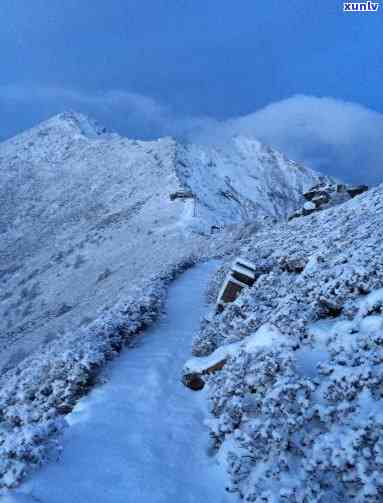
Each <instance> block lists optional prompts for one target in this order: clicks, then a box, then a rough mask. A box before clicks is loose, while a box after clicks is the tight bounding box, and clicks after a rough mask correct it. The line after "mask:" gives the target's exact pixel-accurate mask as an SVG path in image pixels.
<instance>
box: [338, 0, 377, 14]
mask: <svg viewBox="0 0 383 503" xmlns="http://www.w3.org/2000/svg"><path fill="white" fill-rule="evenodd" d="M378 9H379V2H370V1H369V2H344V3H343V11H344V12H378Z"/></svg>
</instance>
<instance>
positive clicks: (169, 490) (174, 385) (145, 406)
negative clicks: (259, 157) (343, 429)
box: [6, 262, 233, 503]
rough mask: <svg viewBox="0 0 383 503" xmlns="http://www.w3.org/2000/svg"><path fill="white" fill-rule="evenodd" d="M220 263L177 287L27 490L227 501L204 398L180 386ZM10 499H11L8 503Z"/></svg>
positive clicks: (80, 498)
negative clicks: (55, 460) (208, 288)
mask: <svg viewBox="0 0 383 503" xmlns="http://www.w3.org/2000/svg"><path fill="white" fill-rule="evenodd" d="M216 266H217V264H216V263H212V262H211V263H208V264H202V265H198V266H196V267H194V268H193V269H191V270H190V271H188V272H186V273H184V274H183V275H182V276H181V277H180V279H178V280H176V281H175V282H174V283H173V285H172V286H171V287H170V290H169V296H168V300H167V309H166V311H167V314H166V315H165V316H164V317H163V318H162V319H161V320H160V321H159V322H158V323H157V324H156V325H154V326H153V327H152V328H151V329H149V330H148V331H147V332H146V334H145V335H144V336H143V337H142V338H141V339H140V341H139V344H138V345H137V347H135V348H133V349H128V350H126V351H125V352H124V353H123V354H122V355H121V356H120V357H119V358H118V359H116V360H115V361H114V362H113V363H112V364H111V365H110V367H109V368H108V382H107V384H105V385H103V386H100V387H99V388H97V389H95V390H94V391H93V392H92V393H91V394H90V395H89V396H88V397H86V398H85V399H83V400H82V401H81V402H80V403H79V405H78V406H77V407H76V408H75V409H74V411H73V412H72V414H71V415H70V416H69V420H70V424H71V426H70V428H68V430H67V431H66V433H65V435H64V439H63V444H64V451H63V455H62V458H61V460H60V461H59V462H58V463H56V464H55V463H53V464H50V465H48V466H46V467H45V468H43V469H42V470H41V471H40V472H38V473H36V474H35V475H34V476H33V477H32V479H31V480H30V481H28V482H27V483H26V484H25V485H24V486H23V488H22V491H23V493H24V494H29V497H25V496H22V495H21V494H19V496H16V495H15V497H12V498H6V499H8V500H9V502H11V501H12V502H13V501H15V502H16V501H17V502H22V501H23V502H24V501H25V502H27V501H28V502H32V501H34V502H36V501H37V502H41V503H77V502H78V503H80V502H81V503H205V502H206V503H207V502H208V503H223V502H228V501H233V500H232V499H231V497H230V496H228V495H227V494H225V491H224V486H225V481H224V478H223V477H224V476H223V473H222V470H221V469H220V468H219V466H218V465H217V463H216V462H215V460H214V458H212V457H209V455H208V434H207V429H206V427H205V426H204V424H203V421H204V417H205V410H204V400H203V395H202V393H203V392H198V393H196V392H193V391H190V390H189V389H187V388H185V387H184V386H183V385H182V384H181V382H180V373H181V368H182V366H183V364H184V362H185V360H186V359H187V358H188V357H189V355H190V346H191V339H192V336H193V332H195V330H197V328H198V324H199V319H200V316H201V315H202V314H203V311H204V309H205V308H206V306H205V305H204V289H205V287H206V283H207V279H208V276H209V273H210V272H211V271H212V270H213V269H214V268H215V267H216ZM7 503H8V502H7Z"/></svg>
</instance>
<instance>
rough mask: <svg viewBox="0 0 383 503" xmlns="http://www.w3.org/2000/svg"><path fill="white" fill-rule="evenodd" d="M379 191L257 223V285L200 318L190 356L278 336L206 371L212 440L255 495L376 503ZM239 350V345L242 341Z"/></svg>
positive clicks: (382, 204)
mask: <svg viewBox="0 0 383 503" xmlns="http://www.w3.org/2000/svg"><path fill="white" fill-rule="evenodd" d="M382 217H383V187H378V188H376V189H374V190H372V191H371V192H370V193H367V194H364V195H362V196H360V197H357V198H356V199H355V200H352V201H351V202H348V203H346V204H344V205H341V206H338V207H335V208H332V209H329V210H326V211H323V212H321V213H318V214H315V215H313V216H310V217H307V218H303V219H297V220H296V221H293V222H292V223H290V224H288V225H281V226H277V227H275V228H274V229H272V228H271V229H268V230H267V231H266V230H264V231H260V232H258V233H257V234H256V235H254V237H253V239H252V240H250V241H247V242H246V243H245V244H244V246H243V247H242V249H241V254H242V255H244V256H247V257H248V258H249V259H250V260H253V261H254V262H255V263H256V264H257V263H259V262H260V261H266V262H267V264H268V267H269V270H268V271H267V269H265V272H263V273H262V274H261V275H260V277H259V279H258V280H257V282H256V283H255V285H254V287H252V288H251V289H248V290H247V291H244V293H243V294H242V295H241V296H240V297H239V298H238V299H237V300H236V301H235V302H234V303H233V304H231V305H229V306H227V307H226V308H225V310H224V311H223V313H221V314H218V315H216V316H215V317H214V318H213V319H212V320H211V321H209V320H205V323H204V325H203V326H202V328H201V331H200V333H199V334H198V335H197V337H196V339H195V341H194V348H193V352H194V354H195V355H206V354H208V353H209V352H211V351H213V350H215V349H216V348H217V347H219V346H221V345H223V344H228V343H232V342H235V341H239V340H245V339H246V338H247V337H248V336H250V335H254V333H255V332H256V331H257V330H258V329H259V328H260V327H261V326H265V324H266V323H267V324H271V325H273V326H275V328H276V329H277V330H279V332H280V333H281V334H282V335H283V338H282V340H279V341H276V342H275V343H274V344H273V345H272V346H264V347H262V345H261V346H260V347H257V348H255V349H254V350H253V351H250V352H249V351H245V350H241V351H239V352H237V353H235V354H233V355H232V356H230V357H229V359H228V361H227V363H226V365H225V366H224V368H223V370H221V371H219V372H216V373H214V374H211V375H210V376H209V378H208V393H209V397H210V404H211V411H212V419H211V421H210V428H211V433H212V436H213V438H214V440H215V445H216V446H217V448H219V450H220V452H221V455H222V457H223V458H224V459H225V460H226V461H225V462H226V464H227V469H228V472H229V474H230V480H231V485H230V489H231V490H232V491H235V492H238V493H239V494H240V495H241V497H242V498H243V499H244V500H245V501H252V502H289V503H290V502H291V503H294V502H305V503H306V502H307V503H309V502H310V503H311V502H318V503H319V502H321V503H322V502H328V501H339V502H345V501H363V502H364V501H366V502H378V501H383V366H382V365H383V293H382V292H383V291H382V290H381V289H382V288H383V255H382V251H383V233H382V231H381V222H382ZM241 347H243V345H241Z"/></svg>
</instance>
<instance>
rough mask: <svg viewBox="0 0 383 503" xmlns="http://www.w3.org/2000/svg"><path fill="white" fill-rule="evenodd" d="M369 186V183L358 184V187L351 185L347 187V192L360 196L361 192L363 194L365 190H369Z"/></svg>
mask: <svg viewBox="0 0 383 503" xmlns="http://www.w3.org/2000/svg"><path fill="white" fill-rule="evenodd" d="M367 190H368V187H367V185H357V186H356V187H349V188H348V189H347V193H348V194H349V195H350V196H351V197H356V196H359V195H360V194H363V192H367Z"/></svg>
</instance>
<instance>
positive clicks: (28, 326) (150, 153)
mask: <svg viewBox="0 0 383 503" xmlns="http://www.w3.org/2000/svg"><path fill="white" fill-rule="evenodd" d="M0 172H1V183H0V233H1V234H0V235H1V239H0V255H1V270H0V275H1V281H2V289H1V295H0V334H1V335H0V369H1V368H4V366H5V367H6V368H8V367H12V366H13V365H14V364H15V363H17V362H18V361H20V360H21V359H22V358H23V357H24V356H25V355H26V354H29V352H30V351H31V350H32V349H33V348H35V347H36V346H37V345H38V344H40V342H43V341H48V340H51V339H52V338H55V337H56V336H58V335H59V334H60V333H63V332H64V331H66V330H72V329H74V328H75V327H78V326H80V325H81V326H84V325H87V324H88V323H89V322H90V321H91V320H93V319H94V318H95V317H96V316H97V315H98V314H99V313H100V312H102V311H103V310H105V309H108V308H109V307H110V306H111V305H113V304H114V303H115V302H116V301H117V300H118V299H120V298H122V297H123V296H124V295H125V294H126V293H127V292H130V291H131V290H132V288H133V286H137V285H140V284H143V283H144V282H145V281H146V280H147V279H148V278H150V277H151V276H153V275H155V274H159V273H161V272H166V271H168V270H169V269H170V268H171V266H172V265H174V264H177V263H180V262H182V260H186V259H187V258H188V257H190V256H193V255H197V254H200V250H201V249H203V248H204V247H205V248H206V247H207V246H208V243H209V239H210V230H211V227H212V226H216V227H218V228H222V227H223V226H225V225H227V224H232V223H239V222H243V221H253V222H254V221H260V220H262V219H263V217H265V216H269V217H273V218H285V217H286V216H287V215H288V214H289V213H290V212H291V211H292V210H294V209H296V208H297V207H298V206H299V205H300V204H301V202H302V199H301V194H302V192H303V190H304V189H305V188H308V187H310V186H311V185H313V184H315V183H317V182H318V181H320V180H322V179H324V177H321V176H320V175H318V174H317V173H315V172H313V171H311V170H309V169H306V168H304V167H302V166H299V165H298V164H296V163H294V162H292V161H289V160H287V159H286V158H284V157H283V156H282V155H281V154H280V153H278V152H275V151H273V150H271V149H270V148H267V147H264V146H262V145H261V144H260V143H259V142H257V141H255V140H249V139H245V138H234V139H233V140H232V141H231V142H230V143H229V144H227V145H225V146H221V147H206V146H198V145H190V144H189V145H185V144H179V143H177V142H176V141H175V140H174V139H171V138H163V139H160V140H157V141H150V142H143V141H135V140H129V139H127V138H123V137H120V136H119V135H117V134H114V133H108V132H106V131H105V129H104V128H102V127H100V126H98V125H97V124H96V123H95V122H94V121H92V120H90V119H88V118H87V117H85V116H83V115H81V114H76V113H64V114H61V115H58V116H56V117H53V118H52V119H50V120H48V121H46V122H44V123H42V124H40V125H38V126H37V127H35V128H33V129H31V130H29V131H26V132H24V133H22V134H20V135H18V136H16V137H15V138H12V139H10V140H8V141H6V142H4V143H2V144H1V145H0ZM177 191H181V192H182V191H184V192H185V191H191V192H192V193H193V195H194V197H193V198H187V199H177V198H176V199H174V200H171V199H170V197H169V196H170V194H172V193H176V192H177ZM17 341H20V343H18V342H17Z"/></svg>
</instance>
